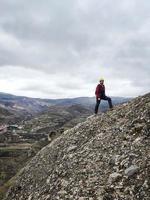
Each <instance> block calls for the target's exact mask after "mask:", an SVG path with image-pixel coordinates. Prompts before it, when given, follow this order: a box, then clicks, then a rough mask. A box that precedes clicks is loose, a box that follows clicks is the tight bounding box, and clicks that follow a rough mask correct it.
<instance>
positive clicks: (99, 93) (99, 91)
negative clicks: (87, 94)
mask: <svg viewBox="0 0 150 200" xmlns="http://www.w3.org/2000/svg"><path fill="white" fill-rule="evenodd" d="M99 82H100V83H99V84H98V85H97V87H96V90H95V95H96V105H95V114H97V113H98V108H99V104H100V102H101V100H105V101H108V104H109V108H110V109H112V108H113V105H112V101H111V98H110V97H107V96H106V95H105V85H104V79H103V78H100V80H99Z"/></svg>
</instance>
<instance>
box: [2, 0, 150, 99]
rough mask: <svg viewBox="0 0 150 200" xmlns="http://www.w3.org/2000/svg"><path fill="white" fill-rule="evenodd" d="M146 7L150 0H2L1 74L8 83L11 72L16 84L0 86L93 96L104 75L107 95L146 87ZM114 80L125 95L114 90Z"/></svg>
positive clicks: (149, 51) (149, 38) (149, 62)
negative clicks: (98, 82)
mask: <svg viewBox="0 0 150 200" xmlns="http://www.w3.org/2000/svg"><path fill="white" fill-rule="evenodd" d="M149 10H150V2H148V1H145V2H142V1H140V0H132V1H130V0H122V1H120V0H116V1H115V5H114V1H110V0H102V1H99V0H93V1H91V0H82V1H80V0H77V1H73V0H64V1H55V0H52V1H49V0H44V1H42V2H41V1H39V0H31V1H23V0H13V1H9V0H1V7H0V73H1V74H2V73H4V72H6V71H7V73H8V75H7V78H5V81H6V82H7V84H8V85H9V82H10V79H11V78H12V74H13V77H14V78H15V83H16V84H17V83H18V85H20V87H17V86H15V85H14V89H12V90H11V89H10V88H8V89H7V88H4V89H3V87H2V86H1V88H0V89H1V90H7V91H9V92H15V93H16V94H19V93H20V92H22V91H24V92H25V94H27V95H28V93H27V91H29V92H30V93H29V95H31V96H33V95H34V96H35V95H36V94H37V96H40V95H41V96H42V95H43V94H44V96H46V94H47V96H48V97H51V96H50V95H49V93H51V94H53V95H52V97H63V95H64V96H83V95H86V94H87V95H90V96H92V95H93V94H94V92H93V90H94V87H95V85H96V84H97V80H98V78H99V76H104V77H105V78H106V84H107V87H108V89H109V92H110V94H111V95H114V96H115V95H122V96H124V95H125V96H136V95H139V94H141V93H145V92H148V91H149V89H150V88H149V85H150V78H149V74H150V58H149V55H150V48H149V46H150V28H149V27H150V22H149V21H150V20H149V18H150V14H149ZM8 66H9V67H8ZM10 66H11V67H10ZM4 68H5V69H6V70H4ZM8 68H9V71H8V70H7V69H8ZM18 69H19V70H18ZM25 69H26V71H25ZM30 70H33V71H32V72H33V73H34V74H36V73H35V72H37V74H38V76H39V77H40V72H41V73H42V79H41V80H42V81H39V77H38V78H37V76H36V75H35V76H34V74H32V76H31V77H30V76H29V72H30ZM18 75H19V77H21V80H23V81H24V82H23V81H21V80H20V79H19V78H18ZM47 75H48V76H47ZM27 76H28V79H30V81H29V82H28V81H27ZM51 79H52V80H53V81H52V83H50V80H51ZM32 80H34V87H33V86H32V83H31V82H32ZM36 80H37V81H36ZM1 81H4V76H2V77H1ZM20 81H21V82H20ZM42 82H43V83H42ZM20 83H21V84H20ZM118 83H120V84H119V85H123V87H125V88H126V90H128V91H129V94H128V93H126V92H124V91H123V90H119V89H118V90H117V89H116V90H114V88H116V87H117V85H118ZM7 84H6V85H7ZM50 84H52V85H51V86H50ZM45 85H47V88H45ZM21 87H22V89H21ZM63 89H64V90H65V92H64V91H63ZM38 91H39V93H38ZM56 91H57V92H56ZM58 91H60V92H58ZM32 92H33V94H32ZM36 92H37V93H36ZM87 95H86V96H87Z"/></svg>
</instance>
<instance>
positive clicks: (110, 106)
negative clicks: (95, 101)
mask: <svg viewBox="0 0 150 200" xmlns="http://www.w3.org/2000/svg"><path fill="white" fill-rule="evenodd" d="M102 99H103V100H106V101H108V104H109V108H113V105H112V101H111V98H110V97H107V96H104V97H103V98H102Z"/></svg>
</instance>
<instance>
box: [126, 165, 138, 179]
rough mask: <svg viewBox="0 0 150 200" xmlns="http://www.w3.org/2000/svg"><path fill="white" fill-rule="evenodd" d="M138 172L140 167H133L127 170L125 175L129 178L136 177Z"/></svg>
mask: <svg viewBox="0 0 150 200" xmlns="http://www.w3.org/2000/svg"><path fill="white" fill-rule="evenodd" d="M138 170H139V168H138V166H136V165H131V166H130V167H129V168H127V169H126V170H125V175H126V176H128V177H130V176H132V175H134V174H135V173H137V172H138Z"/></svg>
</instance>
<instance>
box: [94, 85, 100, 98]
mask: <svg viewBox="0 0 150 200" xmlns="http://www.w3.org/2000/svg"><path fill="white" fill-rule="evenodd" d="M95 95H96V97H97V98H98V99H99V100H100V85H97V87H96V90H95Z"/></svg>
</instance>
